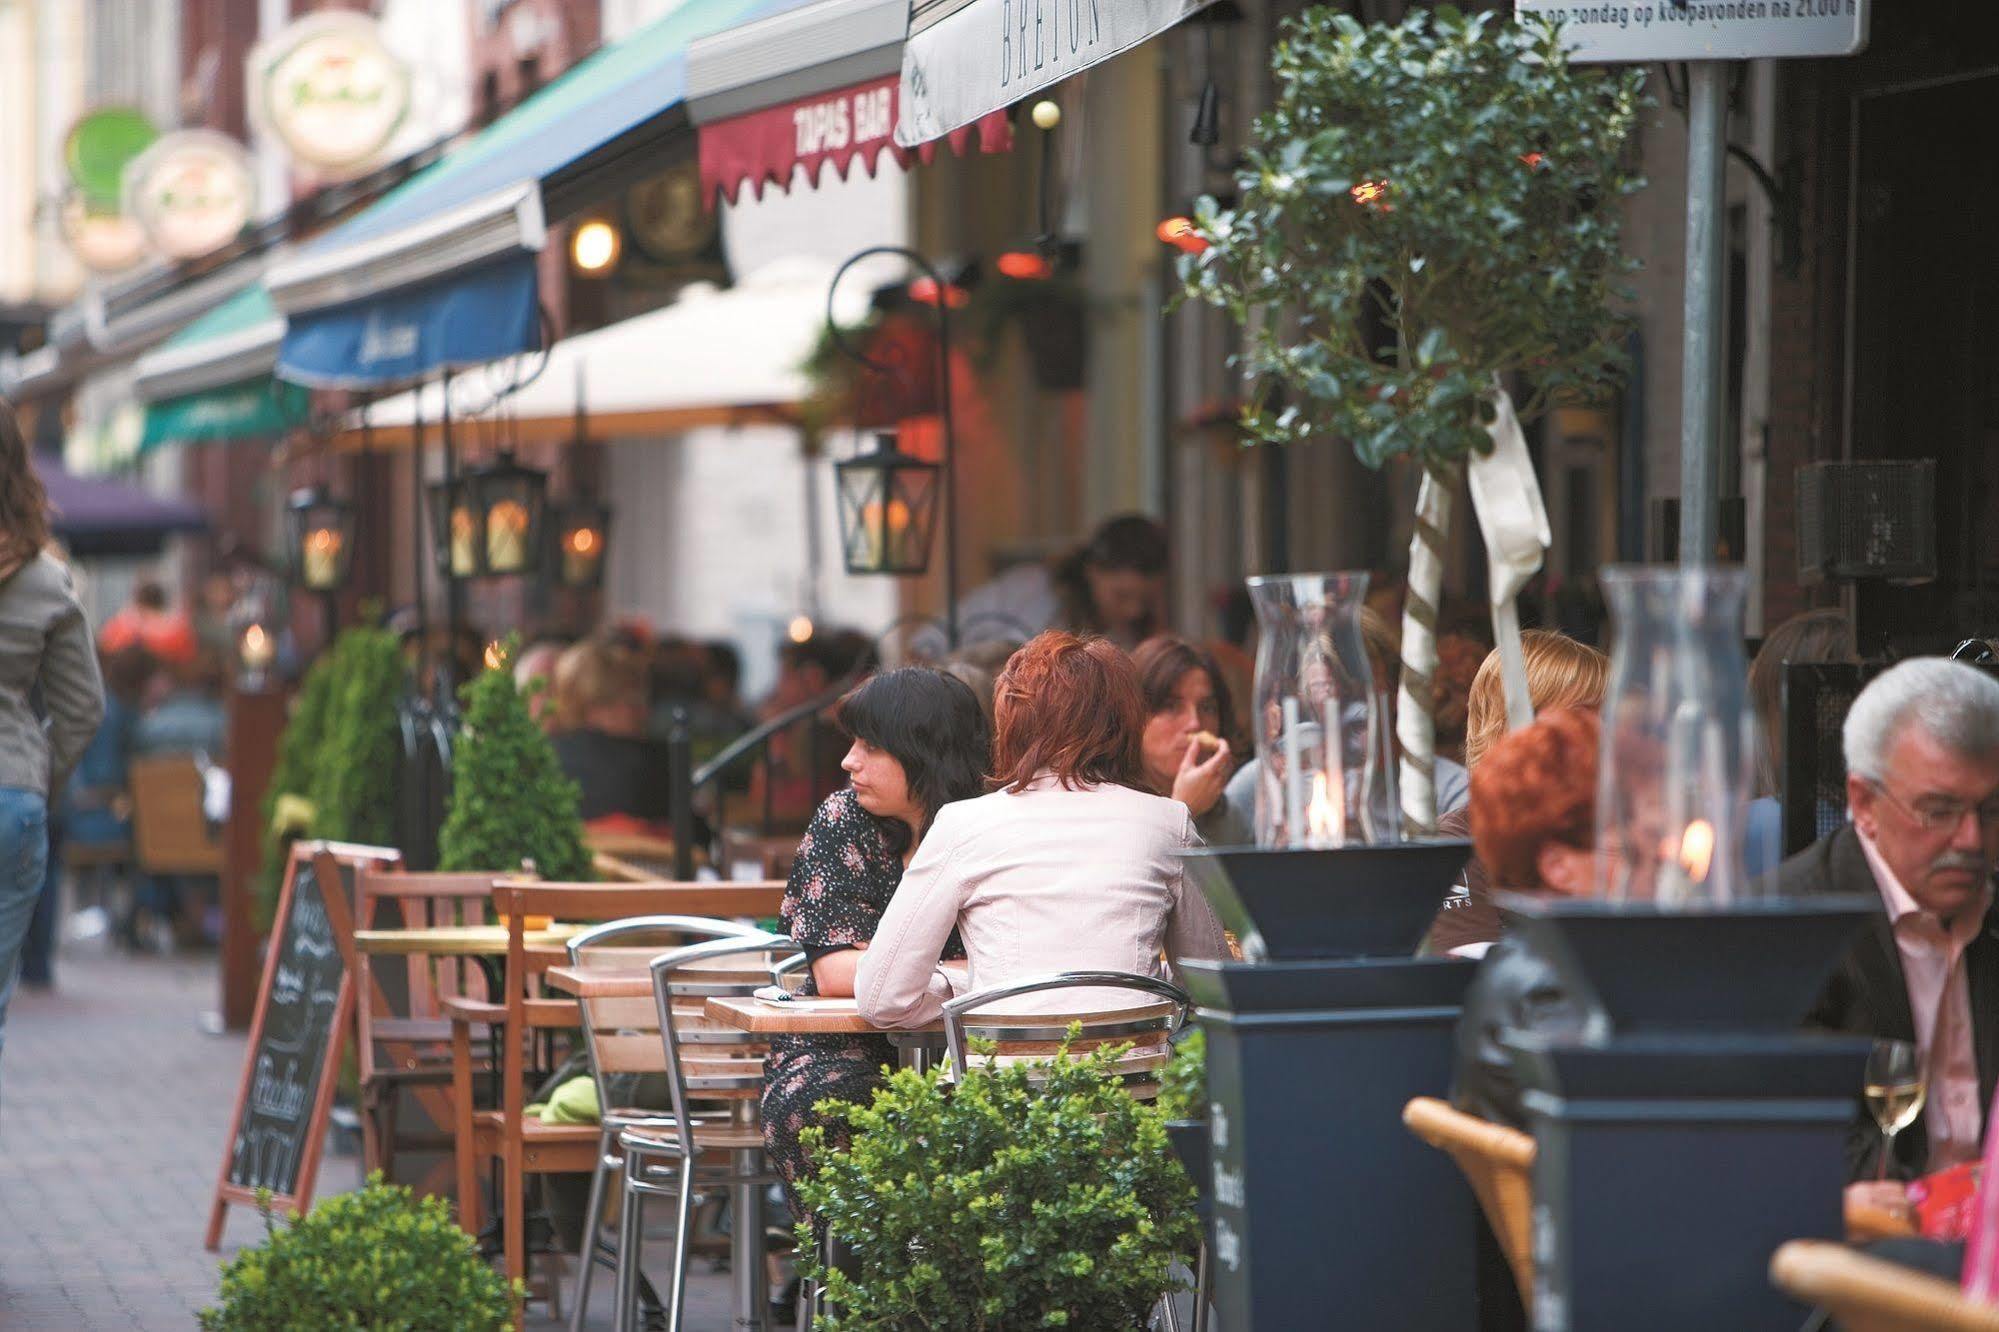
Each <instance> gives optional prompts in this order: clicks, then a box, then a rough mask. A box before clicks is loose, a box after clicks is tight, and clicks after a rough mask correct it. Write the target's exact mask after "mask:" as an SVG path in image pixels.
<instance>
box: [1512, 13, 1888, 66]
mask: <svg viewBox="0 0 1999 1332" xmlns="http://www.w3.org/2000/svg"><path fill="white" fill-rule="evenodd" d="M1869 5H1870V0H1514V8H1515V11H1516V12H1517V13H1519V14H1520V15H1522V16H1523V17H1524V16H1525V15H1528V14H1538V15H1540V16H1541V17H1543V18H1547V19H1553V20H1555V21H1556V22H1558V23H1560V24H1561V25H1562V30H1563V33H1564V34H1565V36H1566V37H1567V39H1568V45H1569V48H1570V55H1571V58H1572V59H1574V60H1577V61H1579V62H1582V63H1585V64H1588V63H1595V62H1609V61H1632V62H1645V61H1653V60H1770V59H1786V58H1798V57H1805V56H1847V55H1853V54H1854V53H1856V52H1857V51H1859V50H1860V49H1861V48H1862V47H1864V46H1866V45H1867V11H1868V8H1869Z"/></svg>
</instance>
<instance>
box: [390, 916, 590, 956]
mask: <svg viewBox="0 0 1999 1332" xmlns="http://www.w3.org/2000/svg"><path fill="white" fill-rule="evenodd" d="M585 928H586V927H585V926H582V925H564V924H562V923H560V922H557V923H556V924H553V925H550V926H548V927H547V928H546V929H540V930H527V931H525V932H523V934H522V935H521V942H522V943H523V944H525V945H526V946H527V947H528V948H530V949H532V950H535V951H537V952H540V951H544V950H550V949H560V948H561V947H562V945H563V944H565V943H567V942H568V941H569V936H570V935H572V934H577V933H580V932H581V931H582V930H583V929H585ZM354 946H355V947H357V948H359V949H360V950H361V951H362V952H364V953H401V954H420V955H424V956H429V957H500V956H504V955H505V954H506V951H507V931H506V927H505V926H501V925H440V926H437V927H435V928H433V929H425V930H356V931H354Z"/></svg>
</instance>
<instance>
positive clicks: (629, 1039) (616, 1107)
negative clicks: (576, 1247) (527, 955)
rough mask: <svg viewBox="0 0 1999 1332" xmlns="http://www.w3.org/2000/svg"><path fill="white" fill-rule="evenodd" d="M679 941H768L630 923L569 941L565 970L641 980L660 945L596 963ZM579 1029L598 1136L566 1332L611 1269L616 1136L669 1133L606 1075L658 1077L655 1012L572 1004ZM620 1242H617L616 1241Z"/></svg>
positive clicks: (698, 921) (692, 925) (745, 931)
mask: <svg viewBox="0 0 1999 1332" xmlns="http://www.w3.org/2000/svg"><path fill="white" fill-rule="evenodd" d="M664 934H672V935H680V936H692V937H694V938H697V939H703V940H707V939H745V938H756V939H763V938H766V937H767V936H766V935H765V934H764V932H763V931H762V930H759V929H756V928H755V927H754V926H749V925H738V924H737V923H736V922H734V921H730V920H717V919H714V918H712V917H708V916H631V917H627V918H626V919H624V920H613V921H607V922H605V923H604V924H602V925H597V926H593V927H592V928H590V929H587V930H584V931H583V932H582V933H581V934H577V935H575V936H573V937H572V938H571V939H570V940H569V944H568V948H569V963H570V965H571V966H574V967H585V966H587V967H591V968H593V969H594V968H597V967H600V966H602V967H604V968H605V969H615V970H619V971H624V970H626V969H627V968H629V969H630V970H633V971H637V972H641V973H643V972H644V970H645V968H646V966H647V964H648V963H649V962H650V961H651V959H652V958H653V957H654V956H657V955H658V953H659V952H660V951H661V949H663V948H665V947H666V945H665V944H661V945H659V946H658V947H655V948H650V949H646V950H644V956H643V957H642V958H632V957H631V955H630V954H629V953H628V952H627V950H626V949H625V948H622V947H621V948H619V949H618V950H617V954H616V955H615V956H614V957H606V956H603V952H604V950H606V949H609V948H611V947H612V946H614V945H617V944H618V943H619V941H620V940H627V941H629V940H631V939H632V938H633V936H636V935H664ZM578 1009H579V1011H580V1014H581V1017H582V1022H583V1044H584V1049H585V1050H586V1051H587V1052H588V1054H589V1056H590V1076H591V1078H592V1079H593V1080H594V1081H595V1082H596V1084H597V1106H598V1109H599V1112H600V1115H601V1119H600V1121H599V1122H600V1125H601V1132H600V1135H599V1140H598V1141H599V1145H598V1149H597V1164H596V1167H595V1169H593V1170H592V1171H591V1172H590V1202H589V1206H588V1208H587V1209H586V1210H585V1211H584V1213H583V1217H584V1220H583V1245H582V1249H581V1252H580V1254H579V1256H578V1261H577V1266H578V1271H577V1274H576V1296H575V1302H574V1308H573V1309H572V1310H571V1312H570V1315H569V1327H570V1332H582V1328H583V1320H584V1318H585V1317H586V1316H587V1315H588V1312H589V1308H590V1280H591V1277H592V1275H593V1274H594V1273H595V1271H596V1268H597V1264H598V1263H599V1262H601V1261H604V1260H605V1259H606V1257H608V1258H609V1260H610V1262H611V1264H612V1265H613V1266H614V1267H615V1265H616V1262H617V1255H618V1250H617V1248H616V1247H614V1246H612V1245H609V1244H607V1243H606V1242H605V1240H604V1229H605V1228H604V1193H605V1187H604V1186H605V1181H606V1179H608V1178H609V1176H610V1172H611V1171H614V1170H620V1171H621V1170H623V1169H624V1168H625V1160H624V1157H623V1156H622V1155H620V1154H619V1151H618V1135H619V1134H621V1133H623V1132H624V1131H625V1130H626V1129H670V1128H672V1126H673V1119H672V1116H671V1115H670V1114H669V1113H668V1112H667V1111H666V1110H665V1109H662V1108H658V1107H645V1106H628V1105H620V1104H619V1102H618V1098H617V1097H615V1096H613V1095H612V1094H611V1088H610V1082H609V1075H611V1074H615V1073H663V1072H665V1071H666V1061H665V1059H664V1057H663V1051H662V1049H661V1047H660V1041H659V1010H658V1008H657V1006H656V1005H654V1003H653V1001H652V997H651V996H650V995H642V996H638V997H636V998H630V999H626V998H615V999H614V998H605V997H597V998H592V997H589V996H584V997H582V998H580V999H579V1000H578ZM620 1242H621V1243H622V1237H621V1239H620Z"/></svg>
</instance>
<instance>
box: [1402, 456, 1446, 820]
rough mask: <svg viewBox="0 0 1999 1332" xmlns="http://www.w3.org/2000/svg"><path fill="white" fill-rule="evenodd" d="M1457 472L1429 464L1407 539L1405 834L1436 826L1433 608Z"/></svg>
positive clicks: (1439, 591) (1440, 592) (1439, 594)
mask: <svg viewBox="0 0 1999 1332" xmlns="http://www.w3.org/2000/svg"><path fill="white" fill-rule="evenodd" d="M1459 470H1460V469H1459V467H1458V465H1457V464H1455V463H1433V464H1431V465H1430V466H1428V467H1426V468H1424V469H1423V483H1422V486H1421V488H1420V489H1418V490H1417V492H1416V533H1415V535H1414V536H1412V537H1411V538H1410V539H1409V591H1408V594H1407V595H1406V596H1405V597H1404V598H1403V601H1402V684H1401V697H1400V700H1399V701H1398V702H1397V704H1396V708H1395V738H1396V740H1397V741H1399V742H1400V745H1399V748H1400V749H1401V752H1402V759H1401V763H1400V765H1399V766H1400V768H1401V774H1400V775H1401V780H1400V783H1399V788H1398V789H1399V792H1400V796H1401V801H1402V824H1403V829H1404V831H1406V832H1428V831H1430V830H1431V829H1432V828H1434V827H1436V825H1437V717H1436V702H1435V700H1436V694H1435V691H1434V684H1435V676H1436V672H1437V608H1438V606H1440V605H1441V604H1442V602H1443V596H1444V543H1445V541H1447V540H1448V539H1449V538H1450V535H1451V497H1452V496H1453V495H1454V494H1455V493H1456V492H1457V486H1458V475H1459Z"/></svg>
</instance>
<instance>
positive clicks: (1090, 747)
mask: <svg viewBox="0 0 1999 1332" xmlns="http://www.w3.org/2000/svg"><path fill="white" fill-rule="evenodd" d="M993 726H994V743H993V754H994V776H993V777H992V779H991V784H992V785H993V786H994V787H995V788H996V789H995V790H993V791H992V792H991V793H990V794H988V795H983V796H980V797H978V798H977V799H975V800H961V801H958V802H956V803H954V804H949V805H946V806H944V807H943V808H942V809H940V810H938V811H937V815H936V819H935V821H934V822H933V823H932V824H931V828H930V835H929V836H928V837H926V838H924V840H923V844H922V845H921V846H920V847H919V848H918V849H917V852H916V856H915V859H913V860H911V861H910V863H909V868H908V869H906V870H905V871H903V876H902V885H901V887H900V888H898V889H897V891H896V894H895V898H894V900H893V901H891V902H890V903H889V905H888V909H887V910H886V911H885V912H883V913H882V917H881V921H880V923H879V924H878V925H877V926H876V927H875V936H874V941H873V944H872V946H871V947H870V948H869V949H868V951H867V952H865V953H863V954H862V955H861V959H860V966H859V970H858V972H857V974H856V975H855V978H854V995H855V999H856V1001H857V1004H858V1006H859V1008H860V1011H861V1013H862V1014H863V1015H864V1016H866V1017H867V1018H868V1019H869V1020H870V1021H872V1022H874V1023H875V1024H876V1025H878V1026H884V1027H892V1026H910V1025H915V1024H919V1023H923V1022H929V1021H932V1020H934V1019H935V1018H937V1017H938V1016H939V1014H940V1013H941V1012H942V1011H943V1005H944V1002H945V1000H947V999H949V998H950V997H951V994H952V993H953V988H954V987H953V982H952V979H951V977H950V976H949V974H948V973H946V972H945V971H943V970H942V969H940V968H939V966H938V961H939V959H940V958H941V957H942V955H943V952H944V943H945V940H946V939H948V938H949V937H950V935H951V931H952V929H953V928H956V929H958V930H959V931H960V933H961V936H962V938H963V940H964V944H965V952H966V954H967V956H968V957H969V958H970V960H971V977H970V980H969V982H968V984H969V986H970V988H971V989H974V990H976V989H987V988H991V987H994V986H999V985H1006V984H1010V983H1012V982H1014V981H1018V980H1024V979H1026V978H1028V977H1031V976H1039V975H1045V974H1047V973H1049V972H1057V971H1079V970H1112V971H1131V972H1138V973H1140V974H1143V975H1155V974H1157V973H1158V970H1159V956H1160V953H1161V951H1162V949H1163V950H1164V951H1165V953H1166V954H1167V955H1168V956H1169V957H1172V958H1175V959H1178V958H1181V957H1223V956H1226V955H1227V944H1226V942H1225V940H1224V939H1223V937H1222V928H1221V925H1220V924H1219V923H1218V922H1217V921H1216V919H1215V915H1214V912H1213V911H1211V910H1210V909H1209V907H1208V904H1207V902H1206V901H1205V900H1204V899H1203V898H1202V897H1201V895H1200V893H1199V892H1198V891H1197V890H1196V889H1195V888H1193V887H1192V886H1191V885H1190V884H1189V883H1188V882H1187V881H1186V878H1185V877H1184V875H1183V873H1182V869H1181V862H1180V855H1179V853H1180V852H1181V851H1182V850H1184V849H1185V848H1188V847H1192V846H1198V845H1200V840H1199V838H1198V837H1196V836H1195V833H1194V828H1193V822H1192V819H1191V818H1190V816H1189V814H1188V812H1187V806H1185V805H1184V804H1182V803H1180V802H1179V801H1177V800H1171V799H1168V798H1166V797H1164V796H1157V795H1153V794H1151V792H1150V791H1148V790H1147V788H1146V780H1145V769H1144V762H1143V759H1142V756H1141V752H1140V744H1139V738H1140V736H1141V734H1142V733H1143V731H1144V729H1145V704H1144V701H1143V698H1142V697H1141V695H1140V692H1139V685H1138V675H1137V672H1136V671H1135V670H1134V669H1133V667H1132V664H1131V662H1130V660H1129V659H1128V658H1126V656H1125V655H1124V654H1123V653H1122V652H1120V651H1118V649H1117V648H1115V647H1113V646H1112V645H1111V644H1110V643H1109V642H1107V641H1105V640H1104V639H1101V638H1091V639H1083V638H1078V637H1076V636H1075V635H1073V634H1067V633H1062V632H1059V631H1051V632H1049V633H1045V634H1042V635H1041V636H1040V637H1038V638H1036V639H1034V640H1033V641H1032V642H1030V643H1028V645H1027V646H1026V647H1024V648H1022V649H1021V650H1020V651H1018V652H1016V653H1014V654H1013V656H1012V658H1011V659H1010V660H1008V662H1007V664H1006V669H1005V670H1004V671H1003V672H1002V673H1001V674H1000V677H999V680H998V682H997V683H996V685H995V686H994V693H993ZM968 992H969V991H968ZM1047 998H1048V1000H1049V1002H1051V1003H1054V1004H1057V1005H1066V1004H1073V1003H1074V1002H1075V1000H1076V996H1074V995H1063V994H1060V993H1056V994H1051V995H1049V996H1047ZM1032 999H1033V997H1029V998H1028V999H1027V1000H1026V1001H1025V1002H1027V1003H1031V1002H1032Z"/></svg>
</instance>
